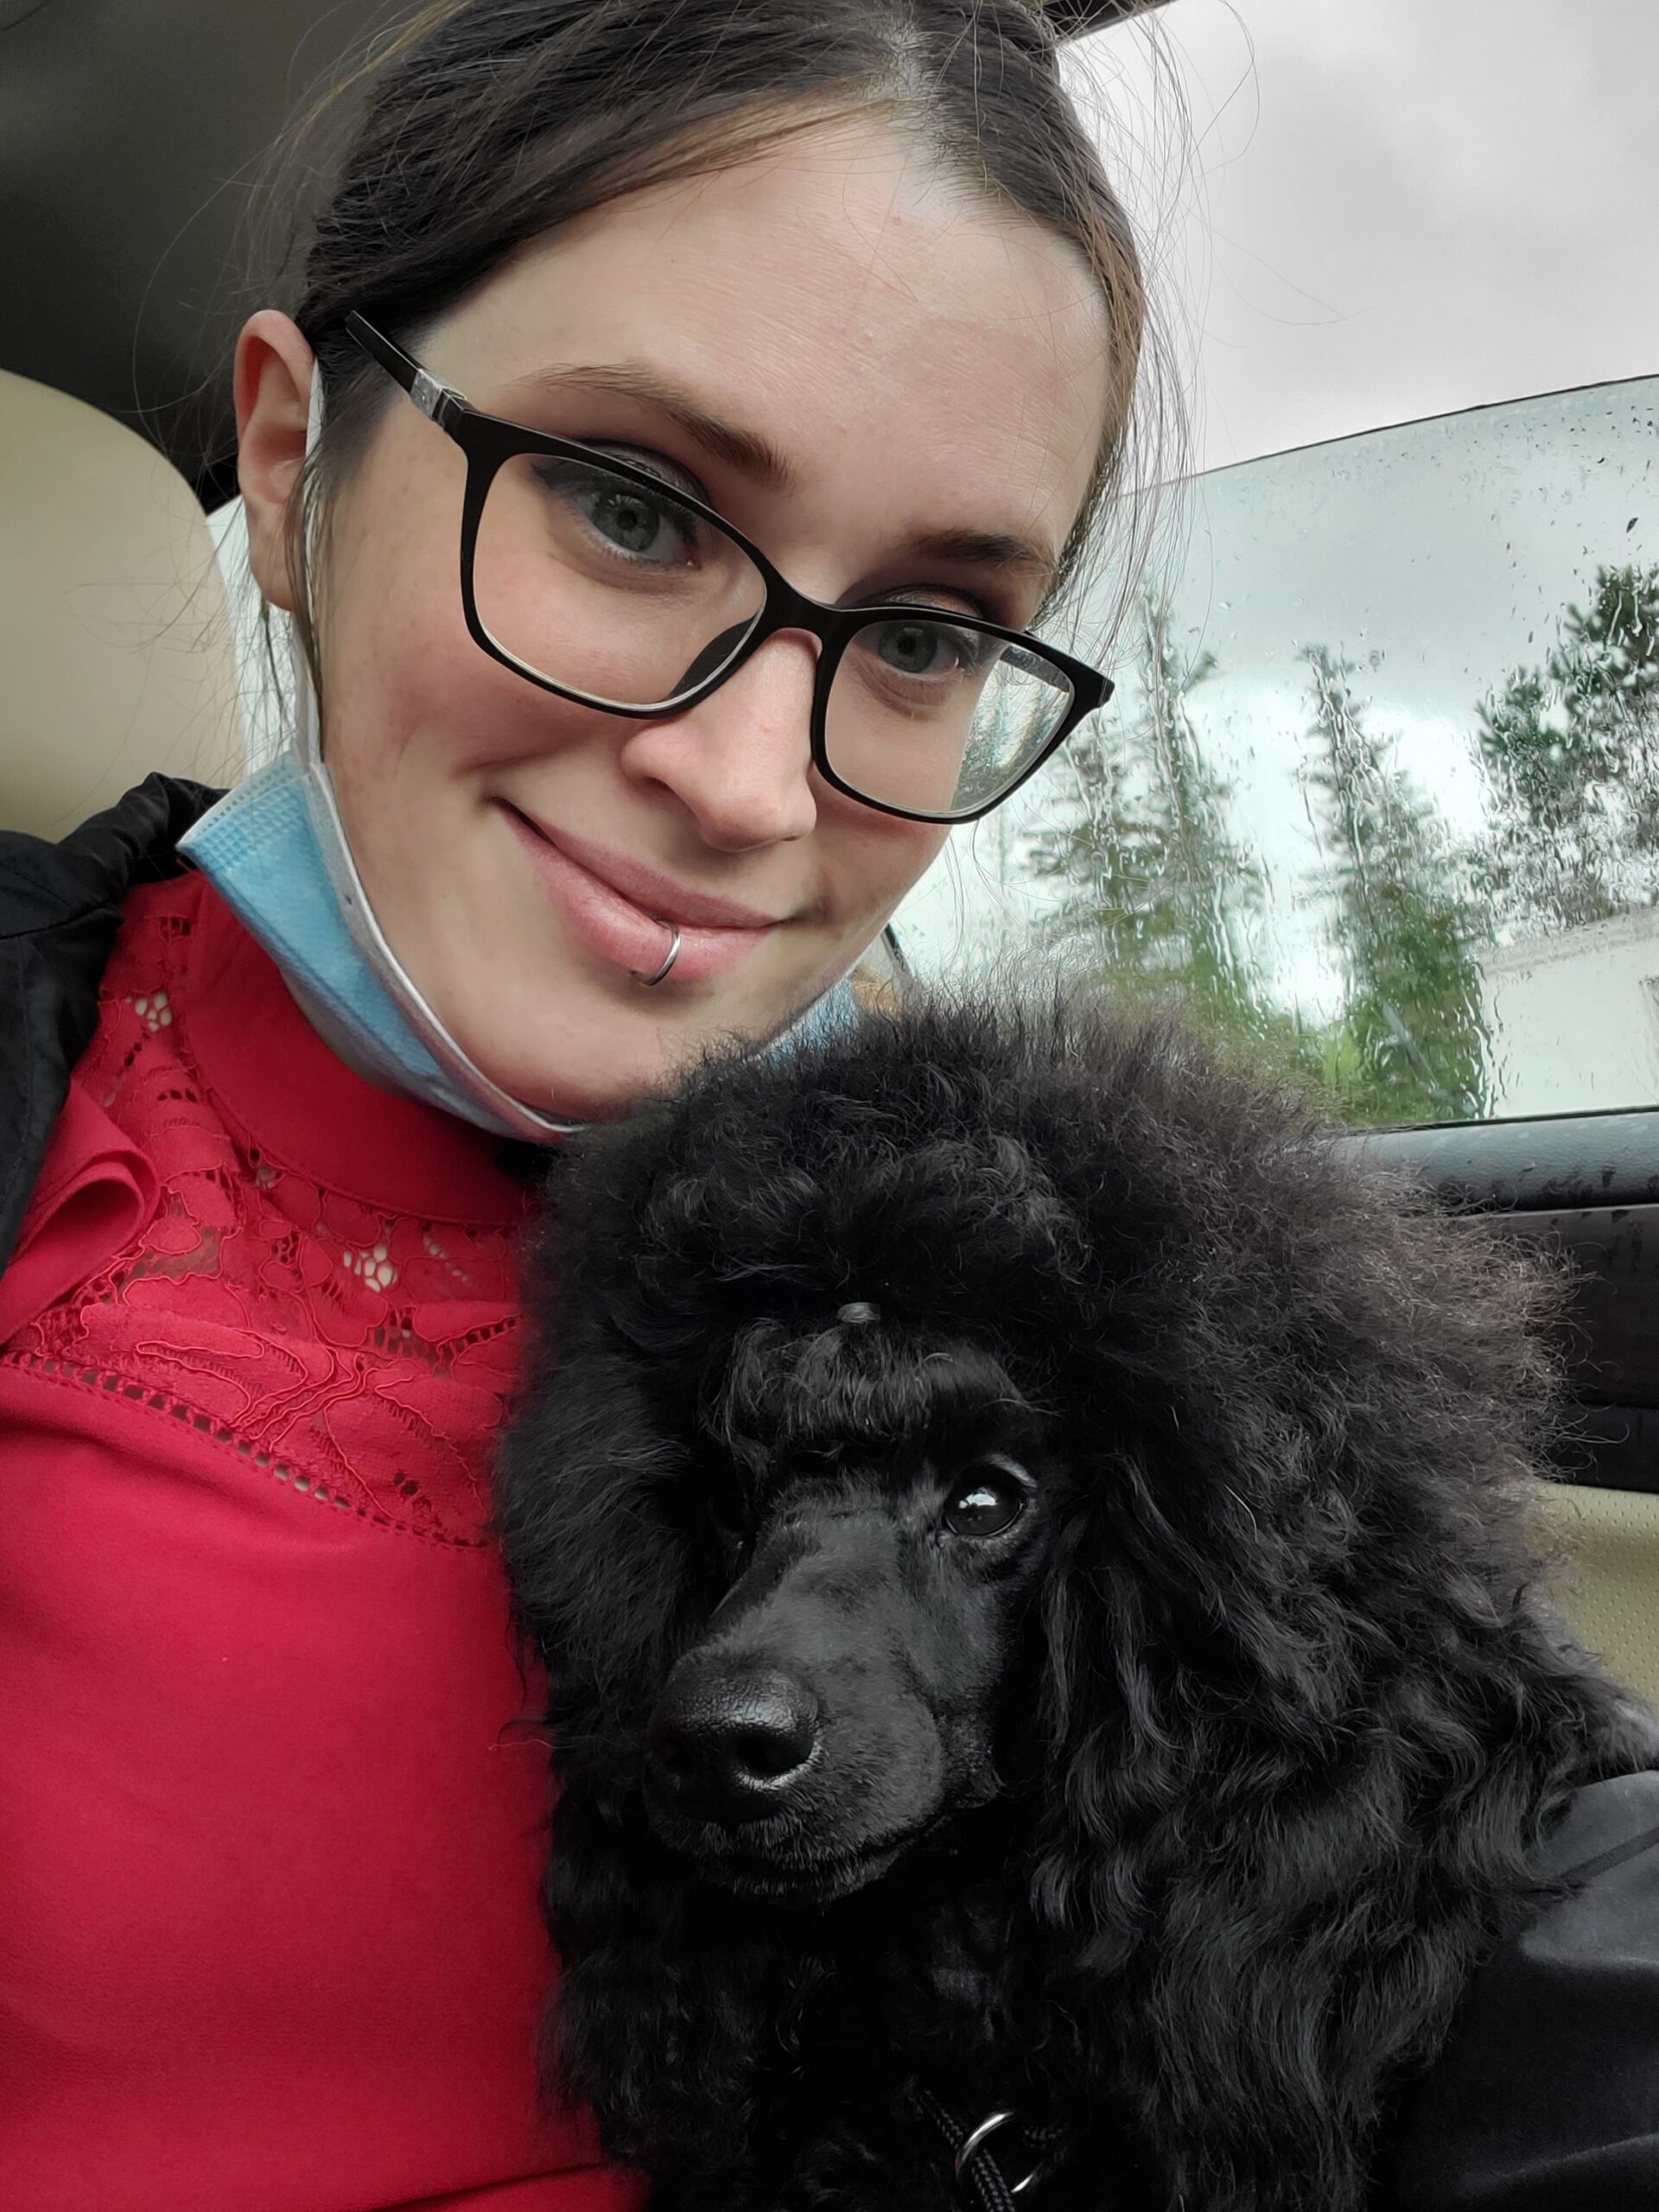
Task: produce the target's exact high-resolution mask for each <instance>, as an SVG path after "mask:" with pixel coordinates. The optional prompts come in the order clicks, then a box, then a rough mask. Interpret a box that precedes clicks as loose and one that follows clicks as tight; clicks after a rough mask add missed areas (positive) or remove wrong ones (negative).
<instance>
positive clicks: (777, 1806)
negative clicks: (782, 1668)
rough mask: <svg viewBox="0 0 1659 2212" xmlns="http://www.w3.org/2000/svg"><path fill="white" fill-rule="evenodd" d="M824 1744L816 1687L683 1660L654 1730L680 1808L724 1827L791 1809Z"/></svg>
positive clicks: (655, 1754)
mask: <svg viewBox="0 0 1659 2212" xmlns="http://www.w3.org/2000/svg"><path fill="white" fill-rule="evenodd" d="M822 1741H823V1738H822V1732H821V1729H820V1725H819V1712H818V1701H817V1698H816V1697H814V1696H813V1694H812V1693H811V1691H810V1689H808V1688H806V1686H805V1685H804V1683H802V1682H798V1681H793V1680H791V1677H790V1676H789V1675H785V1674H781V1673H779V1672H778V1671H777V1670H776V1669H760V1668H755V1667H752V1666H743V1665H741V1664H740V1665H735V1666H734V1665H726V1666H720V1665H710V1664H709V1663H708V1662H706V1661H704V1662H696V1661H694V1662H691V1663H690V1664H688V1663H686V1662H682V1663H681V1665H679V1666H677V1668H676V1669H674V1671H673V1673H672V1674H671V1675H670V1676H669V1679H668V1681H667V1683H666V1684H665V1686H664V1691H663V1694H662V1697H661V1698H660V1699H659V1700H658V1705H657V1709H656V1711H655V1712H654V1713H652V1716H651V1722H650V1726H649V1727H648V1728H647V1730H646V1733H645V1748H646V1750H647V1751H648V1752H649V1753H650V1756H651V1762H652V1777H653V1780H654V1782H655V1783H656V1786H657V1788H658V1790H659V1791H660V1792H661V1793H662V1795H663V1796H664V1799H665V1801H666V1802H668V1803H669V1804H671V1806H672V1807H673V1808H674V1809H675V1811H676V1812H677V1813H679V1814H680V1815H683V1817H685V1818H687V1819H690V1820H695V1821H713V1822H715V1823H717V1824H718V1825H719V1826H720V1827H728V1828H730V1827H739V1826H741V1824H742V1823H743V1822H745V1821H762V1820H766V1819H769V1818H771V1817H772V1816H773V1815H779V1814H781V1813H784V1812H786V1811H787V1809H788V1808H789V1804H790V1801H791V1796H793V1795H794V1794H795V1793H796V1792H797V1790H798V1789H799V1786H800V1784H801V1783H803V1782H804V1780H805V1778H806V1777H807V1776H808V1775H809V1774H810V1771H811V1770H812V1767H813V1765H814V1764H815V1763H816V1761H817V1757H818V1752H819V1749H820V1746H821V1744H822Z"/></svg>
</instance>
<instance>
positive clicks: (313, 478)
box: [267, 0, 1164, 672]
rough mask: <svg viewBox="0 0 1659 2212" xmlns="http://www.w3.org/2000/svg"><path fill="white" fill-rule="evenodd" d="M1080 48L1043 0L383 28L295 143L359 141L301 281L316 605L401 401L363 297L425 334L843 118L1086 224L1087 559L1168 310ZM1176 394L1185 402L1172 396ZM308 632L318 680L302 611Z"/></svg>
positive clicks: (602, 0) (497, 10) (319, 201)
mask: <svg viewBox="0 0 1659 2212" xmlns="http://www.w3.org/2000/svg"><path fill="white" fill-rule="evenodd" d="M1058 51H1059V49H1058V41H1057V39H1056V36H1055V35H1054V33H1053V31H1052V29H1051V28H1050V27H1049V26H1048V24H1047V23H1046V22H1045V21H1044V19H1043V17H1042V16H1041V15H1040V14H1039V13H1036V12H1034V11H1033V10H1032V9H1031V8H1029V7H1027V5H1025V4H1024V0H436V3H435V4H429V5H427V6H424V7H423V8H422V9H420V10H419V11H418V12H417V13H416V15H415V16H413V18H412V19H410V20H409V21H407V22H404V24H403V25H402V26H401V27H400V28H398V29H396V30H394V31H392V32H391V33H389V34H383V35H381V36H380V37H379V38H378V39H377V40H375V41H372V43H371V45H370V47H369V48H368V49H367V51H366V53H365V55H364V56H363V58H362V59H361V60H359V62H358V64H357V65H356V66H355V67H352V68H351V69H350V70H348V71H347V72H346V73H345V74H344V75H343V76H342V77H341V79H340V81H339V82H338V83H337V84H335V85H334V86H333V87H332V88H331V89H330V90H329V91H328V92H327V93H326V94H325V96H324V97H323V98H322V99H321V101H320V102H319V103H318V104H317V105H316V106H315V108H314V109H313V110H312V111H310V113H309V114H308V116H307V117H306V118H303V119H302V122H301V124H299V125H298V126H297V129H296V132H295V134H294V136H293V137H292V139H291V140H290V142H289V145H288V147H287V149H285V150H286V153H287V154H288V155H289V156H291V157H292V161H293V164H294V166H296V168H299V169H300V170H301V171H302V173H303V174H305V175H308V176H309V177H312V178H314V179H315V177H316V176H317V175H318V174H319V167H320V164H319V162H318V159H317V157H316V156H315V154H314V153H312V152H311V151H310V150H309V149H310V147H311V145H312V143H313V142H314V140H315V138H316V137H319V136H321V135H325V134H328V133H331V132H332V134H333V135H334V137H336V140H337V142H338V147H339V150H338V151H337V152H336V155H335V158H334V160H333V161H332V162H327V163H326V164H324V165H323V166H322V173H323V175H324V178H325V182H324V184H323V188H322V191H321V195H320V196H318V195H317V194H315V187H314V188H313V191H312V193H311V194H308V195H307V196H308V197H310V198H311V199H312V201H313V206H314V209H315V212H314V213H313V214H312V216H311V219H310V222H309V225H308V235H306V234H305V233H304V232H302V234H301V242H300V246H299V251H298V252H297V254H296V252H295V250H294V248H293V246H292V245H290V247H289V252H288V255H287V258H288V261H289V270H290V275H289V281H288V282H287V283H283V282H282V281H281V280H280V279H279V280H278V283H277V286H276V291H277V296H278V297H279V298H280V297H281V296H282V295H283V292H286V293H287V295H288V300H287V302H284V303H285V304H290V311H291V313H292V314H293V316H294V319H295V321H296V322H297V323H298V325H299V327H300V328H301V330H302V332H303V334H304V335H305V337H306V339H307V340H308V343H309V344H310V346H312V348H313V351H314V352H315V354H316V357H317V360H318V364H319V366H320V370H321V375H322V378H323V390H324V392H325V394H326V396H327V412H326V417H325V423H324V428H323V432H322V435H321V438H320V440H319V442H318V446H317V450H316V452H315V455H314V457H313V462H312V465H311V467H310V468H309V469H308V471H307V472H306V474H305V478H304V480H303V481H302V482H300V483H296V487H295V494H294V511H293V512H291V514H290V520H291V521H296V520H297V514H298V512H299V511H300V510H301V503H303V512H306V513H308V516H309V518H310V524H311V530H310V531H307V530H304V529H301V528H297V527H296V528H291V529H290V531H289V546H290V549H291V550H290V560H291V563H292V566H293V570H294V575H293V582H294V585H295V595H296V604H297V605H298V606H299V607H301V608H302V609H304V608H306V607H308V605H309V593H308V584H307V577H306V573H305V572H306V556H307V538H308V536H310V535H311V532H317V533H319V537H318V539H317V543H321V545H323V546H326V543H327V514H328V512H329V509H330V507H331V506H332V504H333V501H334V495H335V494H336V493H337V492H338V491H339V489H340V487H341V486H343V485H344V483H345V482H346V479H347V478H348V476H349V474H350V472H351V469H352V466H353V461H355V459H356V457H357V456H358V455H359V454H360V452H361V451H362V449H363V447H364V444H365V441H366V437H367V434H368V432H369V430H370V429H372V426H373V424H374V423H375V421H376V420H377V419H378V416H379V414H380V412H381V410H383V409H385V407H386V406H387V405H389V404H391V399H392V398H393V397H395V394H394V393H393V391H392V390H391V386H390V385H389V384H388V381H387V379H386V378H385V377H384V376H382V375H381V374H379V372H378V371H377V370H376V369H375V368H374V367H373V366H372V365H371V364H370V363H369V362H367V361H366V360H365V359H364V357H363V355H362V354H361V353H359V351H358V349H357V347H356V346H354V345H353V343H352V341H351V340H350V339H349V338H348V337H347V336H346V332H345V328H344V318H345V315H346V312H347V310H348V309H350V308H357V309H358V310H359V312H361V313H362V314H364V315H366V316H367V317H368V318H369V319H370V321H372V322H374V323H376V324H378V327H380V328H382V329H383V330H385V332H386V333H387V334H388V335H389V336H391V337H392V338H394V339H396V340H398V341H399V342H400V343H402V344H404V346H408V347H410V348H413V349H415V350H418V348H419V345H420V341H421V338H422V335H423V333H425V332H426V331H427V330H429V328H430V327H432V326H433V325H434V324H435V323H436V322H437V321H439V320H440V319H441V318H442V315H444V314H445V312H446V311H447V310H448V309H450V308H454V307H455V306H457V305H458V304H459V303H460V302H461V301H462V299H463V298H464V297H465V296H467V294H468V293H469V292H470V291H471V290H472V289H474V287H475V286H477V285H478V284H480V283H482V281H483V280H484V279H485V278H486V277H487V276H488V275H489V274H490V272H491V271H492V270H493V269H494V268H495V267H496V266H497V265H498V264H499V263H500V262H501V261H502V260H503V259H504V258H505V257H506V256H507V255H508V254H510V253H511V252H512V251H513V249H514V248H515V247H517V246H519V245H522V244H524V242H525V241H527V240H529V239H531V238H535V237H536V236H537V235H538V234H540V233H542V232H547V231H549V230H551V229H554V228H556V226H559V225H562V224H564V223H567V222H569V220H570V219H572V218H574V217H575V216H578V215H581V214H582V213H586V212H588V210H590V209H593V208H594V207H600V206H601V205H603V204H604V203H605V202H607V201H609V200H615V199H618V198H620V197H622V196H623V195H625V194H629V193H632V192H636V191H639V190H641V189H644V188H649V187H652V186H655V185H661V184H664V183H669V182H671V181H676V180H678V179H681V178H685V177H690V176H694V175H699V174H706V173H708V172H709V171H711V170H714V169H717V168H723V167H726V166H728V165H730V164H732V163H734V162H739V161H741V160H743V159H745V158H748V157H750V156H753V155H755V154H758V153H760V152H761V151H763V150H764V149H766V148H768V147H770V146H772V145H774V144H776V143H779V141H780V140H783V139H785V138H786V137H788V136H789V135H791V133H792V132H795V131H798V130H804V129H807V128H810V127H812V126H813V125H815V124H819V123H821V122H823V121H825V120H827V119H830V118H841V117H849V118H850V117H855V116H856V117H864V118H868V117H870V116H872V115H876V116H886V117H888V118H891V119H892V120H893V124H895V126H896V127H898V128H899V129H901V130H904V131H906V133H907V134H908V135H910V136H911V137H913V138H914V139H915V140H916V141H917V142H918V143H919V144H920V145H922V146H923V147H925V149H927V150H928V151H930V152H931V154H932V155H933V156H934V157H935V158H936V159H937V160H938V161H939V162H940V163H941V164H942V166H943V167H944V169H945V170H946V172H947V173H948V174H951V175H955V176H956V177H957V178H959V179H960V180H961V181H963V182H964V183H966V184H968V185H969V187H971V188H976V189H978V190H980V191H982V192H983V193H984V194H986V195H987V196H988V198H989V199H990V200H993V201H994V202H995V203H997V204H1000V205H1001V206H1002V207H1005V208H1007V209H1008V210H1010V211H1012V212H1015V213H1020V214H1022V215H1024V216H1027V217H1028V218H1030V219H1033V220H1034V221H1036V222H1037V223H1039V224H1040V225H1041V226H1044V227H1045V228H1046V230H1048V231H1049V232H1052V233H1053V234H1054V235H1056V236H1058V238H1062V239H1064V240H1066V241H1069V242H1070V243H1071V245H1074V246H1075V247H1076V248H1077V251H1079V253H1080V254H1081V255H1082V257H1083V258H1084V262H1085V263H1086V264H1087V266H1088V268H1089V269H1090V271H1091V273H1092V275H1093V277H1094V278H1095V281H1096V283H1097V285H1098V287H1099V290H1100V294H1101V297H1102V299H1103V303H1104V306H1105V309H1106V313H1107V315H1108V318H1109V324H1108V327H1109V332H1110V335H1111V345H1110V361H1109V377H1110V378H1111V382H1112V385H1113V389H1112V391H1110V393H1109V404H1108V410H1107V422H1108V424H1109V429H1108V433H1107V437H1106V440H1105V443H1104V448H1103V451H1102V453H1101V454H1100V455H1099V456H1098V460H1097V463H1096V471H1095V477H1094V482H1093V486H1092V489H1091V493H1090V497H1089V498H1088V499H1087V500H1085V502H1084V511H1083V512H1082V513H1081V514H1080V515H1079V517H1078V518H1077V524H1076V525H1075V527H1074V528H1073V530H1072V531H1071V537H1070V538H1069V540H1068V543H1067V545H1066V547H1065V557H1064V562H1063V569H1062V574H1063V577H1070V576H1071V575H1073V574H1074V572H1075V571H1076V570H1077V564H1078V561H1079V556H1081V555H1082V553H1083V551H1084V548H1085V546H1087V545H1088V544H1089V543H1090V538H1091V537H1092V535H1093V531H1094V527H1095V525H1096V522H1097V520H1098V518H1099V515H1100V512H1101V510H1102V508H1103V505H1105V504H1107V503H1108V502H1112V501H1113V500H1114V494H1115V493H1122V491H1123V490H1124V486H1125V480H1126V478H1127V477H1130V476H1134V477H1137V478H1138V480H1139V482H1140V483H1141V484H1144V483H1145V482H1146V481H1147V475H1146V473H1145V472H1137V471H1133V470H1129V469H1128V468H1127V466H1126V464H1127V461H1128V454H1129V452H1130V448H1131V447H1132V445H1133V444H1134V443H1135V439H1136V429H1137V425H1138V421H1139V413H1140V410H1137V409H1136V407H1135V404H1134V396H1135V386H1136V373H1137V366H1138V365H1139V362H1140V360H1141V353H1142V350H1143V339H1144V336H1145V330H1146V312H1147V310H1146V297H1145V292H1144V288H1143V284H1142V279H1141V263H1140V259H1139V257H1138V255H1137V253H1136V251H1135V243H1134V240H1133V238H1132V237H1131V234H1130V229H1129V225H1128V219H1127V218H1126V216H1125V213H1124V211H1123V208H1122V205H1121V204H1120V202H1119V200H1118V199H1117V197H1116V194H1115V193H1114V191H1113V189H1112V188H1111V186H1110V184H1109V182H1108V181H1107V178H1106V175H1105V173H1104V171H1103V167H1102V164H1101V161H1100V158H1099V156H1098V154H1097V153H1096V149H1095V147H1094V145H1093V143H1091V141H1090V137H1089V136H1088V134H1087V132H1086V131H1085V130H1084V126H1083V124H1082V122H1081V119H1080V118H1079V116H1078V114H1077V110H1076V109H1075V107H1074V106H1073V105H1072V102H1071V99H1070V97H1069V96H1068V94H1067V92H1066V91H1065V87H1064V86H1063V85H1062V82H1061V79H1060V73H1059V67H1058ZM281 175H282V172H281V170H280V169H279V171H278V175H277V185H276V190H277V191H278V192H282V191H283V184H282V181H281ZM271 189H272V187H271V185H270V181H268V184H267V190H268V192H269V191H270V190H271ZM285 196H288V197H289V204H290V206H291V195H285ZM296 263H297V266H296ZM267 296H270V295H269V294H268V295H267ZM1153 411H1154V412H1155V413H1158V414H1159V415H1160V416H1162V414H1163V412H1164V409H1163V406H1162V404H1161V397H1160V404H1158V405H1157V406H1155V407H1154V410H1153ZM1114 503H1115V504H1116V505H1119V506H1120V507H1121V508H1122V510H1123V511H1124V512H1126V513H1127V514H1128V516H1129V518H1130V528H1129V531H1128V536H1129V537H1130V539H1131V540H1132V541H1133V543H1132V544H1131V548H1130V550H1129V557H1128V560H1127V561H1126V562H1125V563H1124V567H1125V569H1126V571H1127V573H1128V575H1130V576H1132V575H1133V573H1134V571H1135V569H1136V567H1137V566H1138V560H1137V558H1136V555H1137V554H1138V551H1139V550H1140V546H1139V541H1140V540H1141V537H1142V535H1143V528H1144V515H1143V510H1142V508H1141V502H1140V501H1139V500H1138V499H1134V498H1130V499H1121V500H1118V501H1116V502H1114ZM1121 601H1122V594H1119V603H1120V605H1121ZM300 626H301V634H302V639H303V640H304V644H305V646H306V650H307V652H308V655H309V657H310V658H311V662H312V666H313V670H314V672H315V670H316V667H317V653H316V650H315V639H314V637H313V635H312V632H311V626H310V623H309V621H308V620H306V619H305V617H304V616H303V615H302V618H301V625H300Z"/></svg>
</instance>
